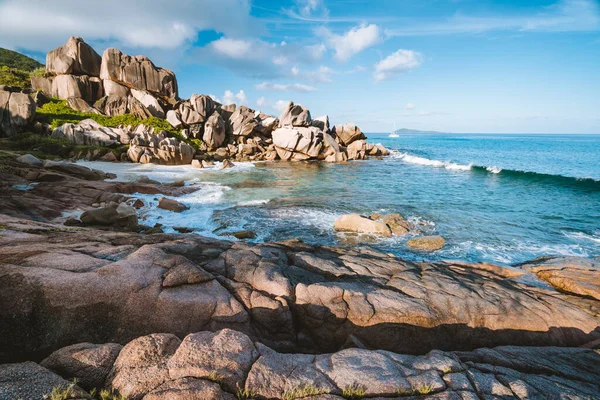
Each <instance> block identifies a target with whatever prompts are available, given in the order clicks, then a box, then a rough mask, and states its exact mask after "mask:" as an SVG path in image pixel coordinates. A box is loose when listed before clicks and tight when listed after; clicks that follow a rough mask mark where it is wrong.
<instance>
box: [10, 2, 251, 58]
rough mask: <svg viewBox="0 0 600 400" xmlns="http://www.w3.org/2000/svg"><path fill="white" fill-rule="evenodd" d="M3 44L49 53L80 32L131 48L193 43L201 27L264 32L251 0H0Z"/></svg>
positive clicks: (233, 33)
mask: <svg viewBox="0 0 600 400" xmlns="http://www.w3.org/2000/svg"><path fill="white" fill-rule="evenodd" d="M0 15H1V16H2V23H1V24H0V46H1V47H9V48H21V49H28V50H34V51H43V52H47V51H48V50H50V49H52V48H55V47H57V46H59V45H61V44H63V43H65V42H66V41H67V39H68V38H69V37H70V36H73V35H75V36H81V37H83V38H84V39H85V40H86V41H88V42H90V41H109V40H110V41H111V42H113V43H114V45H117V46H125V47H133V48H140V47H143V48H161V49H175V48H177V47H179V46H182V45H184V44H188V43H191V42H193V41H194V40H195V39H196V37H197V33H198V32H199V31H203V30H215V31H217V32H222V33H224V34H226V35H228V36H239V35H246V34H248V33H249V32H256V31H260V32H262V28H261V26H260V25H259V23H258V22H257V21H256V20H254V19H253V18H252V17H251V16H250V1H249V0H220V1H219V2H213V1H209V0H199V1H187V2H178V3H177V4H172V3H170V2H166V1H162V0H145V1H144V3H143V6H142V5H141V4H140V3H139V2H134V1H122V0H104V1H103V2H102V4H101V5H99V4H98V3H97V2H92V1H81V0H53V1H47V0H28V1H23V0H2V1H0Z"/></svg>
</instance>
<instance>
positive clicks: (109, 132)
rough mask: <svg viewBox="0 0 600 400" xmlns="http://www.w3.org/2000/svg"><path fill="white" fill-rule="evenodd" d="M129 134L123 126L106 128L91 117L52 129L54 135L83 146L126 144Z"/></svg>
mask: <svg viewBox="0 0 600 400" xmlns="http://www.w3.org/2000/svg"><path fill="white" fill-rule="evenodd" d="M130 135H131V134H130V133H129V132H128V131H127V130H125V129H124V128H107V127H104V126H102V125H100V124H99V123H97V122H96V121H94V120H92V119H84V120H83V121H80V122H78V123H77V124H73V123H66V124H64V125H62V126H59V127H58V128H56V129H54V130H53V131H52V136H54V137H59V138H64V139H67V140H69V141H70V142H72V143H74V144H77V145H85V146H108V147H111V146H112V147H114V146H117V145H120V144H128V143H129V141H130Z"/></svg>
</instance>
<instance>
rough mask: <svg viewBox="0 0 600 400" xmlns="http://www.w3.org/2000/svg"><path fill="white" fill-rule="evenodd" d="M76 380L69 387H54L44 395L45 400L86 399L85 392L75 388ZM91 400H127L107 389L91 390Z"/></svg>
mask: <svg viewBox="0 0 600 400" xmlns="http://www.w3.org/2000/svg"><path fill="white" fill-rule="evenodd" d="M76 386H77V380H76V379H75V380H74V381H73V382H72V383H70V384H69V385H66V386H64V385H61V386H55V387H53V388H52V391H51V392H50V393H49V394H46V395H44V399H46V400H69V399H81V398H84V397H85V398H87V396H85V395H83V394H84V393H85V392H83V391H82V390H79V389H78V388H76ZM90 396H91V398H92V400H127V398H126V397H125V396H121V395H120V394H117V393H115V392H114V391H110V390H108V389H102V390H100V391H98V390H96V389H92V390H91V391H90Z"/></svg>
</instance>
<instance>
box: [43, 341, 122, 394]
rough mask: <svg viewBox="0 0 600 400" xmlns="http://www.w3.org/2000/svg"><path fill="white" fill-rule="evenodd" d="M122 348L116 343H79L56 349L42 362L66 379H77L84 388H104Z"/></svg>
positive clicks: (44, 365)
mask: <svg viewBox="0 0 600 400" xmlns="http://www.w3.org/2000/svg"><path fill="white" fill-rule="evenodd" d="M122 348H123V346H121V345H120V344H116V343H107V344H92V343H79V344H74V345H71V346H67V347H63V348H62V349H59V350H56V351H55V352H53V353H52V354H50V355H49V356H48V357H47V358H45V359H44V361H42V362H41V363H40V364H41V365H42V366H43V367H45V368H48V369H49V370H52V371H54V372H56V373H57V374H59V375H60V376H62V377H64V378H66V379H70V380H73V379H77V383H78V385H79V386H81V387H82V388H84V389H88V390H89V389H93V388H103V387H104V381H105V380H106V376H107V375H108V373H109V371H110V370H111V368H112V366H113V364H114V363H115V360H116V359H117V356H118V355H119V352H120V351H121V349H122Z"/></svg>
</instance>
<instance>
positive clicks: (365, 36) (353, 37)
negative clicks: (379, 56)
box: [317, 24, 383, 62]
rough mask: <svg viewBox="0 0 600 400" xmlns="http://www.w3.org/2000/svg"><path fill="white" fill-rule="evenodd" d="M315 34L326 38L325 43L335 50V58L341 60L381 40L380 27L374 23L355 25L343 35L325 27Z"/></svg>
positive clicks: (347, 58)
mask: <svg viewBox="0 0 600 400" xmlns="http://www.w3.org/2000/svg"><path fill="white" fill-rule="evenodd" d="M317 34H319V35H322V36H324V37H325V38H326V39H327V44H328V45H329V47H331V48H332V49H333V50H334V51H335V55H334V57H335V59H336V60H338V61H342V62H345V61H348V60H349V59H350V58H351V57H352V56H353V55H355V54H358V53H360V52H361V51H363V50H365V49H367V48H369V47H371V46H374V45H376V44H379V43H381V42H382V41H383V37H382V32H381V29H380V28H379V27H378V26H377V25H375V24H371V25H366V24H362V25H359V26H355V27H354V28H352V29H350V30H349V31H347V32H345V33H344V34H343V35H336V34H334V33H332V32H331V31H330V30H329V29H327V28H320V29H318V30H317Z"/></svg>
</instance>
